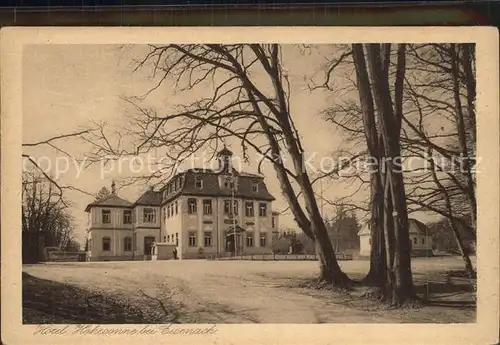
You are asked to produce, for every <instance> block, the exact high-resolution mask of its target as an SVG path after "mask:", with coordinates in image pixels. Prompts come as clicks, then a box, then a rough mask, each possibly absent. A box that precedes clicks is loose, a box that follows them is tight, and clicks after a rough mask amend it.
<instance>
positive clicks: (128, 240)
mask: <svg viewBox="0 0 500 345" xmlns="http://www.w3.org/2000/svg"><path fill="white" fill-rule="evenodd" d="M123 251H125V252H131V251H132V237H129V236H127V237H125V238H124V239H123Z"/></svg>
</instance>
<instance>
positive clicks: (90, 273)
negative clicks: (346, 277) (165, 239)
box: [23, 261, 402, 323]
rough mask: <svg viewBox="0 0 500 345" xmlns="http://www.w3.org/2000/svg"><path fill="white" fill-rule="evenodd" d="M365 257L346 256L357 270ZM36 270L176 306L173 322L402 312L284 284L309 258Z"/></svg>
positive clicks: (303, 270)
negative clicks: (364, 306) (360, 306)
mask: <svg viewBox="0 0 500 345" xmlns="http://www.w3.org/2000/svg"><path fill="white" fill-rule="evenodd" d="M364 264H365V263H361V264H360V263H357V264H356V265H355V264H353V263H349V264H347V265H351V266H352V267H350V271H355V272H356V271H359V272H360V271H363V270H365V269H366V268H365V267H364V266H363V265H364ZM23 271H24V272H26V273H28V274H30V275H33V276H35V277H38V278H42V279H47V280H52V281H57V282H61V283H68V284H75V285H78V286H80V287H82V288H86V289H89V290H92V291H105V292H107V293H110V294H113V295H114V296H119V297H120V296H121V297H123V299H127V300H130V301H136V302H137V303H138V304H142V303H145V301H147V302H148V308H149V309H148V310H150V312H157V311H155V310H154V309H155V305H156V309H162V308H164V306H165V305H169V306H170V307H172V306H175V308H176V311H177V312H178V313H179V314H178V315H177V316H176V321H177V322H180V323H192V322H195V323H352V322H363V323H367V322H377V323H383V322H401V317H402V316H401V315H400V314H397V313H396V314H395V313H387V312H386V311H370V312H367V311H364V310H360V309H356V308H350V307H347V306H345V305H343V304H339V303H337V302H336V301H335V300H334V299H332V298H331V297H329V295H328V293H307V291H303V290H299V289H290V288H285V287H284V286H283V284H284V283H286V282H290V279H291V278H292V277H293V278H294V279H296V278H307V277H310V276H313V275H314V274H315V273H316V271H317V266H316V265H315V263H312V262H248V261H243V262H213V261H160V262H113V263H109V262H108V263H68V264H45V265H33V266H25V267H24V269H23Z"/></svg>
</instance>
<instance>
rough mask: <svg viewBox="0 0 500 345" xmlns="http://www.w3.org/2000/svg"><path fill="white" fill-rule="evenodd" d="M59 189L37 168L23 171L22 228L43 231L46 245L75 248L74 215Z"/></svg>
mask: <svg viewBox="0 0 500 345" xmlns="http://www.w3.org/2000/svg"><path fill="white" fill-rule="evenodd" d="M67 205H68V203H67V202H64V201H63V200H61V198H60V195H59V193H58V190H57V188H56V187H55V186H54V184H53V183H52V182H51V181H49V180H47V179H46V178H45V176H43V174H41V173H40V172H39V171H37V170H36V169H34V170H30V171H26V172H24V173H23V181H22V231H23V232H25V233H42V234H43V235H44V242H45V245H46V246H56V247H59V248H61V249H62V250H66V249H68V248H71V249H72V248H73V247H75V242H76V241H75V239H74V233H73V230H74V229H73V217H72V216H71V215H70V213H69V210H68V206H67Z"/></svg>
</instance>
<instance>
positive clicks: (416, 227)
mask: <svg viewBox="0 0 500 345" xmlns="http://www.w3.org/2000/svg"><path fill="white" fill-rule="evenodd" d="M408 226H409V232H410V234H419V235H429V236H430V234H428V231H427V226H425V224H424V223H422V222H421V221H418V220H416V219H414V218H409V219H408ZM363 235H370V226H369V222H366V223H365V224H364V225H363V227H362V228H361V230H359V231H358V236H363Z"/></svg>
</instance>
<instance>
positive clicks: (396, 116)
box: [367, 44, 416, 306]
mask: <svg viewBox="0 0 500 345" xmlns="http://www.w3.org/2000/svg"><path fill="white" fill-rule="evenodd" d="M383 47H384V51H383V53H384V60H383V59H382V54H381V46H380V45H379V44H368V45H367V54H368V61H369V66H370V74H371V78H372V89H373V95H374V100H375V105H376V109H377V114H378V116H379V120H380V121H379V123H380V127H381V135H382V139H383V142H384V151H385V156H384V157H385V158H386V162H385V164H386V171H385V173H386V174H387V175H386V176H387V182H386V186H385V188H386V190H387V191H388V192H389V193H390V196H391V199H392V200H391V201H392V202H391V203H390V204H392V212H391V210H390V207H389V206H390V205H389V203H387V202H386V204H387V207H386V212H385V217H384V220H385V225H386V234H387V235H388V238H387V240H386V244H389V245H390V244H391V238H390V237H391V236H390V232H389V230H390V228H391V225H390V223H391V222H392V227H393V229H394V240H395V246H394V257H392V256H391V255H390V254H392V250H391V248H390V247H389V248H388V249H389V257H390V262H388V284H389V288H390V290H391V292H390V295H391V303H392V304H393V305H396V306H400V305H402V304H404V303H405V302H406V301H410V300H413V299H415V298H416V296H415V292H414V288H413V278H412V272H411V257H410V248H409V246H410V236H409V229H408V213H407V206H406V195H405V188H404V182H403V174H402V169H401V166H399V164H400V162H401V161H400V160H401V147H400V129H401V119H400V116H401V112H402V108H401V104H400V103H401V93H402V87H403V84H402V82H401V79H403V78H404V54H405V46H404V45H399V46H398V66H399V67H401V68H402V69H403V71H400V70H399V68H398V71H397V78H396V87H395V92H394V94H395V98H396V102H395V103H396V104H395V109H396V110H394V109H393V101H392V99H391V89H390V87H389V73H388V64H389V62H388V56H389V52H390V45H383ZM400 64H401V65H402V66H400ZM395 162H399V163H398V164H396V163H395ZM386 201H387V199H386ZM389 212H391V213H389ZM393 277H394V280H393Z"/></svg>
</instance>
